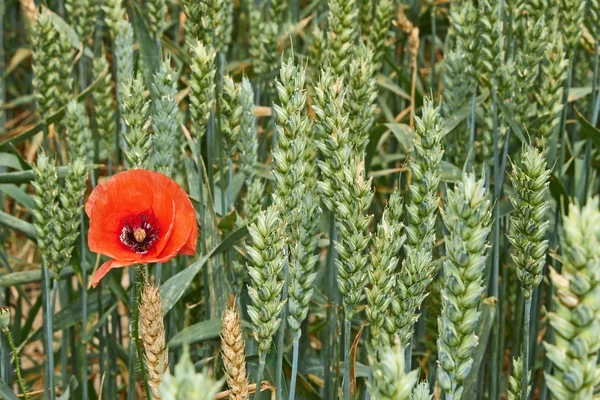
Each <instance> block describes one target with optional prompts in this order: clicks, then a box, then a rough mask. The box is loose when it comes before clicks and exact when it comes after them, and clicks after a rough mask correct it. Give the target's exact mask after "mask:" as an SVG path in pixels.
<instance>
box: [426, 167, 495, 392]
mask: <svg viewBox="0 0 600 400" xmlns="http://www.w3.org/2000/svg"><path fill="white" fill-rule="evenodd" d="M487 197H488V191H487V190H486V189H485V187H484V181H483V180H478V181H477V180H476V179H475V176H474V175H471V174H468V175H465V176H464V178H463V180H462V181H460V182H458V183H457V184H456V187H455V188H454V190H449V191H448V195H447V198H446V203H445V209H444V212H443V214H442V215H443V217H444V224H445V225H446V229H447V230H448V234H447V235H445V244H446V260H445V261H444V266H443V268H444V284H443V288H442V312H441V315H440V318H439V320H438V330H439V333H438V335H439V336H438V342H437V347H438V370H437V371H438V373H437V375H438V382H439V384H440V387H441V388H442V390H443V391H444V393H445V394H446V399H448V398H451V399H460V398H461V397H462V393H463V386H462V382H463V381H464V380H465V378H466V377H467V376H468V374H469V371H470V370H471V367H472V365H473V359H472V354H473V350H474V349H475V347H476V346H477V336H475V328H476V326H477V321H478V320H479V303H480V298H481V295H482V293H483V291H484V286H483V285H484V282H483V271H484V269H485V262H486V254H485V251H486V247H487V246H488V241H487V237H488V234H489V232H490V221H491V212H490V209H491V202H490V201H489V200H488V199H487Z"/></svg>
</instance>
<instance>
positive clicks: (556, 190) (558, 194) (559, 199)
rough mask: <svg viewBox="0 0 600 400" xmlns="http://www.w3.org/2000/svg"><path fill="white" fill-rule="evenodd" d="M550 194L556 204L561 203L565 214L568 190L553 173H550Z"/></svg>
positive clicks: (567, 206)
mask: <svg viewBox="0 0 600 400" xmlns="http://www.w3.org/2000/svg"><path fill="white" fill-rule="evenodd" d="M550 194H551V195H552V197H554V199H555V200H556V203H557V204H562V209H563V212H564V213H565V214H566V213H567V212H568V208H569V192H567V189H566V188H565V186H564V185H563V183H562V182H561V181H560V179H558V178H557V177H556V175H555V174H554V173H553V174H552V175H550Z"/></svg>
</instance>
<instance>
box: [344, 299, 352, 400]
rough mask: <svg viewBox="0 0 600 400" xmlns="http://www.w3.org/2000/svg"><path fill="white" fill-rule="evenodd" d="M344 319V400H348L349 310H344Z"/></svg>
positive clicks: (350, 323)
mask: <svg viewBox="0 0 600 400" xmlns="http://www.w3.org/2000/svg"><path fill="white" fill-rule="evenodd" d="M344 314H345V318H344V400H350V336H351V334H352V321H351V320H350V318H351V317H350V315H349V314H350V310H348V309H346V310H345V312H344Z"/></svg>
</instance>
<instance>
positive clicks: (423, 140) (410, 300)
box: [388, 99, 444, 347]
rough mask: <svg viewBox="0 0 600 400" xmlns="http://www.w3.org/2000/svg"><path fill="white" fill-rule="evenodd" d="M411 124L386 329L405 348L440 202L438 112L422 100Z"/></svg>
mask: <svg viewBox="0 0 600 400" xmlns="http://www.w3.org/2000/svg"><path fill="white" fill-rule="evenodd" d="M415 125H416V129H415V131H414V133H413V140H412V141H413V145H414V156H413V159H412V161H411V164H410V167H411V171H412V173H413V175H412V177H413V182H412V184H410V185H409V191H410V204H409V205H408V206H407V207H406V243H405V244H404V249H405V254H406V257H405V259H404V262H403V264H402V269H401V271H400V273H398V274H396V278H395V279H396V286H397V288H396V294H397V295H396V296H395V297H394V298H393V299H392V301H391V311H392V316H393V324H392V325H390V326H388V330H390V334H399V335H400V343H401V344H402V345H403V346H405V347H406V346H408V344H409V342H410V338H411V337H412V332H413V326H414V323H415V322H416V321H417V319H418V318H419V315H418V314H417V310H418V309H419V307H420V305H421V304H422V303H423V301H424V300H425V298H426V297H427V294H428V293H427V287H428V286H429V284H430V283H431V281H432V279H433V276H434V266H433V263H432V250H433V243H434V241H435V221H436V219H437V215H438V207H439V202H440V198H439V195H438V193H437V192H438V187H439V182H440V179H441V172H440V169H439V166H440V162H441V159H442V156H443V154H444V151H443V148H442V139H443V132H442V130H441V118H440V115H439V109H438V108H434V106H433V103H432V102H431V101H429V100H427V99H425V101H424V105H423V112H422V115H421V117H420V118H419V117H416V118H415Z"/></svg>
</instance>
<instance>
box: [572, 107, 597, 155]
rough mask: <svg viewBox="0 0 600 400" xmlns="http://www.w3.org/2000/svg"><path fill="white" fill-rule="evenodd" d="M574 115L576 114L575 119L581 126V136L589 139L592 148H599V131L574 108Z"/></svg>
mask: <svg viewBox="0 0 600 400" xmlns="http://www.w3.org/2000/svg"><path fill="white" fill-rule="evenodd" d="M575 113H576V114H577V119H578V120H579V123H580V124H581V136H582V137H584V138H586V139H590V140H591V141H592V143H594V146H596V147H599V148H600V130H598V128H596V127H595V126H593V125H592V124H591V123H590V121H588V120H587V119H586V118H585V117H584V116H583V115H582V114H581V113H580V112H579V110H578V109H577V107H575Z"/></svg>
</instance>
